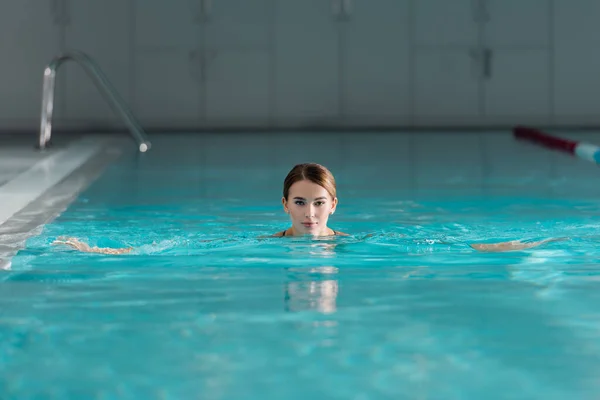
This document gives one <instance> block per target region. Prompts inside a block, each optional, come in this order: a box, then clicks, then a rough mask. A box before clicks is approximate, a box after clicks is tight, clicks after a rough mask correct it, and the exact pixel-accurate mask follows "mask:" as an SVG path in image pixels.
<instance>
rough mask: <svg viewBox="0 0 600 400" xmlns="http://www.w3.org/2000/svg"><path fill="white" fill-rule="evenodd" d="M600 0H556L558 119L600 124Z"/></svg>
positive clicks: (579, 124) (554, 33)
mask: <svg viewBox="0 0 600 400" xmlns="http://www.w3.org/2000/svg"><path fill="white" fill-rule="evenodd" d="M599 15H600V2H599V1H598V0H570V1H564V2H562V1H555V2H554V14H553V17H554V29H553V39H554V52H553V57H552V65H553V66H554V70H553V82H554V120H555V122H557V123H560V124H563V123H564V124H576V125H577V126H582V125H594V126H597V125H598V124H600V112H599V110H600V80H599V79H598V76H599V74H600V52H599V51H598V40H599V39H598V38H600V24H599V23H598V16H599Z"/></svg>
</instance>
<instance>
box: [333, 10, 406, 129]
mask: <svg viewBox="0 0 600 400" xmlns="http://www.w3.org/2000/svg"><path fill="white" fill-rule="evenodd" d="M346 5H347V6H350V7H351V8H349V9H348V10H346V11H347V13H348V19H347V22H346V23H344V24H343V33H344V46H343V49H344V51H343V55H344V58H343V65H342V76H343V106H342V109H343V113H344V122H347V123H349V124H352V125H378V126H382V125H398V124H405V123H407V122H408V121H409V117H410V100H411V99H410V24H409V18H410V15H409V1H408V0H352V1H348V2H346Z"/></svg>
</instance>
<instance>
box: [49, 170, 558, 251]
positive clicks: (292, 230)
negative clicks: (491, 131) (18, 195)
mask: <svg viewBox="0 0 600 400" xmlns="http://www.w3.org/2000/svg"><path fill="white" fill-rule="evenodd" d="M281 203H282V205H283V210H284V211H285V212H286V213H287V214H289V216H290V219H291V226H290V227H289V228H287V229H285V230H283V231H281V232H277V233H275V234H273V235H271V236H267V237H283V236H286V237H289V236H312V237H322V236H348V234H347V233H343V232H340V231H336V230H334V229H331V228H329V226H327V223H328V222H329V217H330V216H331V215H333V214H334V213H335V210H336V207H337V205H338V198H337V191H336V183H335V178H334V177H333V174H332V173H331V172H330V171H329V170H328V169H327V168H326V167H324V166H322V165H320V164H315V163H305V164H298V165H296V166H294V168H292V169H291V171H290V172H289V173H288V174H287V176H286V178H285V180H284V182H283V197H282V198H281ZM557 240H565V239H564V238H559V239H545V240H540V241H537V242H522V241H519V240H513V241H508V242H501V243H489V244H470V246H471V247H472V248H473V249H475V250H477V251H481V252H505V251H518V250H525V249H530V248H533V247H537V246H540V245H542V244H545V243H548V242H553V241H557ZM53 244H64V245H67V246H70V247H73V248H75V249H77V250H79V251H83V252H87V253H104V254H125V253H129V252H131V251H132V250H133V248H132V247H127V248H119V249H115V248H101V247H90V246H89V245H88V244H87V243H84V242H81V241H80V240H78V239H75V238H62V237H61V238H58V240H56V241H55V242H54V243H53Z"/></svg>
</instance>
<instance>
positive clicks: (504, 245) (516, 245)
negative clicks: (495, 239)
mask: <svg viewBox="0 0 600 400" xmlns="http://www.w3.org/2000/svg"><path fill="white" fill-rule="evenodd" d="M562 240H568V238H550V239H544V240H538V241H537V242H526V243H524V242H521V241H520V240H511V241H509V242H500V243H487V244H485V243H480V244H477V243H474V244H470V245H469V246H471V247H472V248H474V249H475V250H477V251H482V252H487V253H500V252H504V251H518V250H525V249H531V248H533V247H537V246H541V245H543V244H546V243H550V242H558V241H562Z"/></svg>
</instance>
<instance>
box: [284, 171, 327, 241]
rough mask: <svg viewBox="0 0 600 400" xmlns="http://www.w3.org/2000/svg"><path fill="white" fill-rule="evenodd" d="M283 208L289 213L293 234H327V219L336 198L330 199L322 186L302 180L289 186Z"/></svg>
mask: <svg viewBox="0 0 600 400" xmlns="http://www.w3.org/2000/svg"><path fill="white" fill-rule="evenodd" d="M282 203H283V208H284V210H285V212H286V213H288V214H290V218H291V219H292V230H293V234H294V235H312V236H322V235H327V233H328V232H327V220H328V219H329V216H330V215H331V214H333V212H334V211H335V207H336V206H337V198H335V199H332V198H331V196H330V195H329V193H328V192H327V190H325V188H324V187H322V186H320V185H317V184H316V183H313V182H311V181H309V180H302V181H298V182H296V183H294V184H293V185H292V186H291V187H290V191H289V195H288V198H287V200H286V199H285V198H283V199H282Z"/></svg>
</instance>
